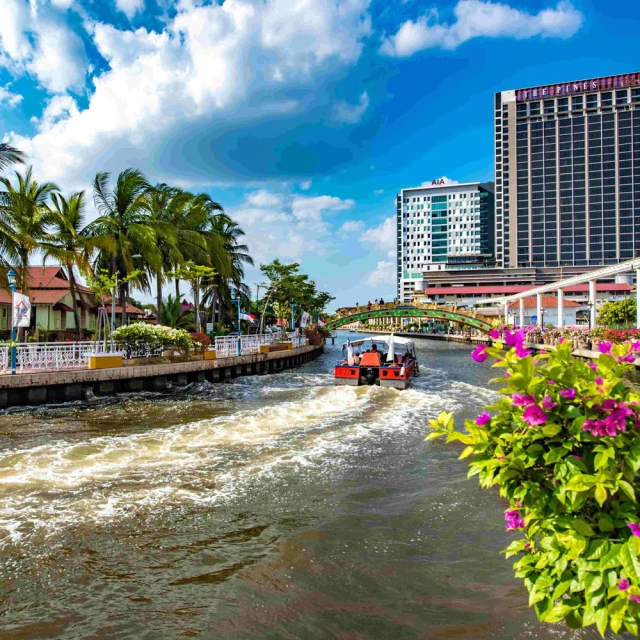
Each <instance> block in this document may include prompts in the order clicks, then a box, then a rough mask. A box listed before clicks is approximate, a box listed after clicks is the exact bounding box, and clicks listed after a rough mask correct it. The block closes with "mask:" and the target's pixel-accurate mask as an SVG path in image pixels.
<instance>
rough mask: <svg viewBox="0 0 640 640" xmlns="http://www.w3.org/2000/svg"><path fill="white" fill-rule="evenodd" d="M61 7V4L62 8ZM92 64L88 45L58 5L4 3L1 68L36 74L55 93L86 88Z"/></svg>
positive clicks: (0, 6)
mask: <svg viewBox="0 0 640 640" xmlns="http://www.w3.org/2000/svg"><path fill="white" fill-rule="evenodd" d="M58 6H59V5H58ZM87 65H88V61H87V56H86V52H85V49H84V44H83V42H82V40H81V39H80V37H79V36H78V35H76V34H75V33H74V32H73V31H72V30H71V29H70V28H69V27H68V26H67V24H66V15H65V13H64V12H63V11H59V10H58V9H57V8H56V6H50V5H46V4H45V5H42V6H38V4H37V3H36V2H31V4H29V3H26V2H24V0H2V1H1V2H0V67H6V68H7V69H8V70H9V71H10V72H11V73H12V74H14V75H18V74H22V73H25V72H26V73H30V74H33V75H34V76H35V77H36V78H37V79H38V81H39V82H40V83H42V85H44V86H45V87H46V88H47V89H49V90H50V91H52V92H57V93H62V92H65V91H66V90H67V89H69V88H74V89H82V88H83V87H84V82H85V73H86V69H87Z"/></svg>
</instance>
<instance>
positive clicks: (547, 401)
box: [540, 396, 558, 411]
mask: <svg viewBox="0 0 640 640" xmlns="http://www.w3.org/2000/svg"><path fill="white" fill-rule="evenodd" d="M540 404H542V408H543V409H544V410H545V411H551V410H552V409H553V408H554V407H557V406H558V403H557V402H555V401H554V399H553V398H552V397H551V396H545V397H544V398H542V402H541V403H540Z"/></svg>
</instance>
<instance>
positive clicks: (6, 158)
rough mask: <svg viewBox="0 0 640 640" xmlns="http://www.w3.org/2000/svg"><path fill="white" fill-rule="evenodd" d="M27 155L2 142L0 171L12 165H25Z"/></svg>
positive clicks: (0, 145)
mask: <svg viewBox="0 0 640 640" xmlns="http://www.w3.org/2000/svg"><path fill="white" fill-rule="evenodd" d="M24 160H25V155H24V153H23V152H22V151H20V150H19V149H16V148H15V147H12V146H11V145H10V144H8V143H6V142H0V171H3V170H4V169H6V168H7V167H9V166H11V165H12V164H24Z"/></svg>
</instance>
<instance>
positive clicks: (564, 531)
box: [427, 334, 640, 636]
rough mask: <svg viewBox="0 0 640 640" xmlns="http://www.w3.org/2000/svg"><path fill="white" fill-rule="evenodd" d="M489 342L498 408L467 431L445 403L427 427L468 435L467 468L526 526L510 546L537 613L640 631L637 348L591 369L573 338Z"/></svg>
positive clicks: (615, 352) (572, 623)
mask: <svg viewBox="0 0 640 640" xmlns="http://www.w3.org/2000/svg"><path fill="white" fill-rule="evenodd" d="M510 337H511V338H513V337H514V336H513V334H511V336H510ZM480 352H482V349H481V348H480ZM484 353H485V354H486V355H488V357H490V358H495V359H496V361H495V363H494V365H493V366H494V367H497V368H499V369H500V370H501V371H502V372H506V374H508V375H505V376H500V377H499V378H497V379H496V380H494V382H498V383H499V384H500V385H501V389H500V391H499V393H500V394H501V396H502V397H501V398H500V399H499V400H498V401H497V402H496V403H495V404H494V405H492V406H490V407H487V409H488V410H489V411H491V412H492V413H491V414H489V413H488V412H485V413H484V414H483V415H482V416H479V417H478V419H477V420H476V421H472V420H467V421H466V423H465V427H466V430H465V431H458V430H456V429H455V427H454V420H453V416H452V414H450V413H442V414H441V415H440V416H439V418H438V419H437V420H434V421H432V423H431V425H432V426H433V427H434V428H435V430H434V431H432V432H431V433H430V434H429V435H428V436H427V438H428V439H430V438H438V437H441V436H446V438H447V441H448V442H460V443H461V444H462V445H464V446H465V448H464V450H463V451H462V453H461V455H460V457H461V458H471V461H470V463H469V477H472V476H477V477H478V481H479V483H480V485H481V486H482V487H485V488H488V487H493V486H496V485H497V486H498V487H499V490H500V495H501V496H502V497H503V498H506V499H507V500H508V501H509V503H510V505H511V507H510V509H509V510H508V511H507V512H506V514H505V520H506V522H507V527H508V530H513V531H519V532H521V533H522V535H523V537H522V538H519V539H517V540H515V541H514V542H512V543H511V544H510V545H509V546H508V547H507V549H506V550H505V551H504V553H505V555H506V557H507V558H508V557H510V556H514V555H515V556H518V559H517V561H516V562H515V564H514V569H515V575H516V577H518V578H522V579H523V580H524V584H525V586H526V587H527V590H528V592H529V605H530V606H532V607H534V609H535V612H536V615H537V616H538V618H539V619H540V620H541V621H543V622H549V623H554V622H559V621H561V620H564V621H565V623H566V624H567V625H568V626H569V627H571V628H580V627H587V626H590V625H596V627H597V629H598V631H599V632H600V634H602V635H603V636H604V634H605V632H606V631H607V630H608V629H609V630H611V631H613V632H614V633H625V632H628V633H631V634H635V635H637V634H638V622H639V619H640V561H639V560H638V556H639V555H640V528H638V529H636V527H635V525H636V524H637V523H638V522H640V514H639V509H638V504H637V502H636V487H637V484H638V470H640V430H639V429H638V425H640V417H639V407H638V402H639V401H640V395H638V394H637V393H636V392H635V391H633V390H631V389H630V388H629V387H628V386H627V385H626V384H625V383H624V382H623V376H624V374H625V372H626V370H627V369H628V368H629V365H627V364H626V363H625V358H626V359H627V360H628V359H630V358H631V356H630V354H629V347H628V346H622V345H619V346H614V347H613V349H612V352H611V354H603V355H601V357H600V358H599V359H598V361H597V370H595V371H594V370H593V369H592V368H591V367H590V366H589V364H587V363H585V362H581V361H578V360H574V359H573V357H572V353H571V347H570V346H569V345H568V344H561V345H559V346H558V347H557V349H556V350H553V351H551V352H549V353H548V354H546V355H538V356H536V358H537V360H534V359H533V357H532V356H531V355H527V352H526V351H523V348H522V344H521V343H520V344H519V345H516V348H512V349H510V350H508V351H506V352H504V351H503V350H502V344H501V343H497V344H496V345H495V346H494V347H493V348H488V349H486V350H485V352H484ZM516 353H518V354H519V356H520V357H519V356H518V355H516ZM474 355H475V356H476V359H479V360H482V358H483V357H484V354H482V353H480V355H479V357H478V354H474ZM572 390H575V397H574V391H572ZM562 392H564V393H562ZM629 525H634V526H633V527H630V526H629ZM636 533H637V535H635V534H636Z"/></svg>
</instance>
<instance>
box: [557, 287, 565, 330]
mask: <svg viewBox="0 0 640 640" xmlns="http://www.w3.org/2000/svg"><path fill="white" fill-rule="evenodd" d="M561 327H564V289H558V328H559V329H560V328H561Z"/></svg>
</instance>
